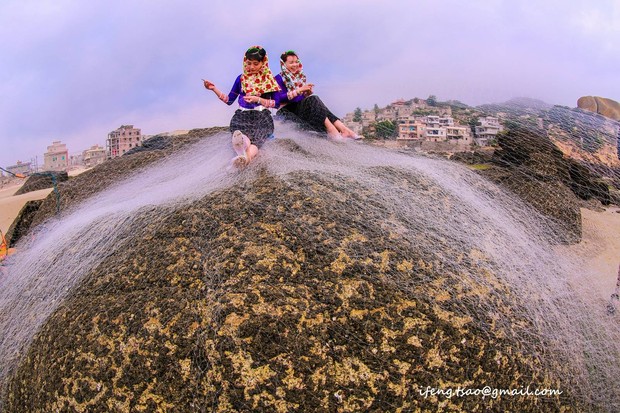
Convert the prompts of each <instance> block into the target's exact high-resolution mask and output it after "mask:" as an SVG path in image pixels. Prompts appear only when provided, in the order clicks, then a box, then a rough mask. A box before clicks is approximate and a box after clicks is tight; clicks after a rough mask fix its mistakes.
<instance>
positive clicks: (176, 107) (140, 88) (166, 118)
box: [0, 0, 620, 166]
mask: <svg viewBox="0 0 620 413" xmlns="http://www.w3.org/2000/svg"><path fill="white" fill-rule="evenodd" d="M212 3H216V5H213V4H212ZM619 39H620V2H619V1H618V0H597V1H593V2H588V1H571V0H565V1H547V0H541V1H538V2H516V1H500V0H470V1H466V2H464V1H462V0H454V1H431V0H418V1H410V0H400V1H389V0H386V1H382V2H378V1H376V0H356V1H346V0H343V1H324V0H313V1H295V2H292V1H280V0H270V1H261V2H259V1H245V0H241V1H228V2H211V1H174V2H173V1H166V0H161V1H147V0H142V1H141V0H123V1H116V0H108V1H102V0H101V1H100V0H91V1H85V2H76V1H73V0H71V1H69V0H54V1H36V0H33V1H24V0H3V1H2V2H1V3H0V59H1V60H0V166H8V165H13V164H15V163H16V162H17V161H18V160H22V161H28V160H30V159H31V158H34V157H35V156H38V158H39V163H40V164H42V161H43V153H44V152H45V151H46V148H47V146H48V145H50V144H51V142H52V141H53V140H61V141H62V142H64V143H66V144H67V146H68V149H69V152H70V154H72V153H78V152H81V151H82V150H84V149H87V148H89V147H90V146H92V145H94V144H100V145H105V138H106V136H107V134H108V132H110V131H112V130H114V129H116V128H118V127H119V126H120V125H122V124H133V125H135V126H136V127H139V128H141V129H142V132H143V133H144V134H156V133H160V132H165V131H173V130H175V129H191V128H199V127H208V126H219V125H227V124H228V121H229V119H230V117H231V116H232V113H233V112H234V108H235V107H234V106H232V107H228V106H226V105H223V104H222V103H221V102H219V101H218V100H217V99H216V98H215V97H214V96H213V95H212V94H211V93H210V92H207V91H205V89H204V88H203V87H202V81H201V80H200V79H201V78H205V79H209V80H211V81H213V82H215V84H216V85H217V86H218V87H219V88H220V89H222V90H224V91H226V92H227V91H228V90H229V89H230V87H231V86H232V83H233V81H234V79H235V77H236V76H237V75H238V74H239V73H240V71H241V60H242V55H243V52H244V51H245V49H247V48H248V47H250V46H252V45H254V44H260V45H262V46H264V47H265V48H266V49H267V51H268V52H269V55H270V59H271V67H272V69H273V70H274V71H277V70H279V65H278V64H277V61H278V56H279V54H280V53H281V52H282V51H284V50H288V49H294V50H296V51H297V52H298V53H299V56H300V58H301V60H302V62H303V63H304V68H305V69H304V70H305V72H306V74H307V75H308V78H309V79H310V80H311V81H312V82H313V83H316V84H317V86H316V88H315V90H316V92H317V94H319V95H320V96H321V97H322V98H323V100H324V101H325V102H326V103H327V104H328V106H329V107H330V108H331V109H332V111H333V112H335V113H336V114H337V115H340V116H342V115H344V114H345V113H347V112H351V111H353V109H355V108H356V107H358V106H359V107H361V108H363V109H370V108H371V107H372V106H373V105H374V104H375V103H377V104H379V106H384V105H386V104H388V103H390V102H391V101H393V100H395V99H398V98H401V97H402V98H406V99H408V98H413V97H420V98H426V97H427V96H429V95H430V94H433V95H436V96H437V97H438V98H439V99H440V100H447V99H458V100H461V101H462V102H464V103H467V104H469V105H479V104H483V103H493V102H502V101H505V100H508V99H510V98H512V97H518V96H525V97H531V98H536V99H541V100H544V101H546V102H547V103H551V104H560V105H566V106H570V107H574V106H576V102H577V99H578V98H579V97H580V96H584V95H598V96H604V97H608V98H611V99H614V100H620V40H619Z"/></svg>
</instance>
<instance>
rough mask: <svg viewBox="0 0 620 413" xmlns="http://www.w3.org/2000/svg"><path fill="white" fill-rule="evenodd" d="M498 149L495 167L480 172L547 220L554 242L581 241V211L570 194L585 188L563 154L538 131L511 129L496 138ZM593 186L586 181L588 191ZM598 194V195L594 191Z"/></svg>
mask: <svg viewBox="0 0 620 413" xmlns="http://www.w3.org/2000/svg"><path fill="white" fill-rule="evenodd" d="M497 142H498V145H499V149H497V150H496V151H495V153H494V155H493V159H492V161H493V163H494V164H495V166H494V167H492V168H488V169H485V170H481V171H480V173H481V174H482V175H484V176H486V177H488V178H489V179H491V180H492V181H494V182H496V183H498V184H500V185H501V186H503V187H504V188H507V189H509V190H510V191H511V192H513V193H516V194H517V195H519V197H520V198H521V199H523V200H524V201H525V202H527V203H528V204H529V205H531V206H532V207H534V208H535V209H536V210H537V211H538V212H539V213H540V214H542V215H543V216H545V217H547V218H548V219H549V225H550V226H551V227H552V228H553V231H552V232H553V234H554V235H553V237H552V238H554V239H556V240H558V241H560V242H562V243H567V244H572V243H577V242H579V241H580V240H581V212H580V210H579V205H580V204H579V202H578V200H577V198H576V196H575V194H574V192H573V191H572V189H573V188H574V189H575V190H581V189H582V188H584V182H586V180H587V177H586V175H585V174H583V175H582V176H583V177H584V181H576V180H574V178H577V179H579V177H577V176H572V175H571V170H570V168H569V165H577V163H576V162H572V163H571V162H568V161H567V160H566V159H564V157H563V154H562V152H561V151H560V150H559V149H558V148H557V147H556V146H555V145H554V144H553V142H551V140H550V139H549V138H548V137H546V136H545V135H544V133H543V131H541V130H532V129H528V128H519V127H513V128H512V129H510V130H508V131H507V132H506V133H504V134H500V135H498V138H497ZM595 186H596V185H594V184H592V183H591V182H590V181H587V185H585V187H587V188H589V191H582V192H580V194H582V195H583V196H586V192H587V193H588V194H590V195H591V194H592V193H593V192H596V190H595V189H594V187H595ZM597 194H598V192H597Z"/></svg>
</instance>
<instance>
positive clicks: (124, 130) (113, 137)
mask: <svg viewBox="0 0 620 413" xmlns="http://www.w3.org/2000/svg"><path fill="white" fill-rule="evenodd" d="M142 140H143V139H142V133H141V131H140V129H137V128H134V127H133V125H121V127H120V128H118V129H116V130H114V131H112V132H110V133H109V134H108V139H107V140H106V155H107V157H108V158H116V157H119V156H122V155H123V154H125V152H127V151H128V150H129V149H131V148H135V147H136V146H142Z"/></svg>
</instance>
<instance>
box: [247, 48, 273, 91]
mask: <svg viewBox="0 0 620 413" xmlns="http://www.w3.org/2000/svg"><path fill="white" fill-rule="evenodd" d="M253 49H256V51H257V53H258V52H259V51H265V49H263V48H262V47H260V46H252V47H250V48H249V49H248V52H250V51H252V50H253ZM247 61H248V58H247V56H245V55H244V56H243V74H242V75H241V90H243V92H245V94H246V95H250V96H260V95H262V94H263V93H268V92H276V91H278V90H280V86H278V82H276V79H275V78H274V77H273V73H271V69H269V59H268V58H267V52H265V58H264V59H263V69H262V70H261V71H260V73H257V74H254V75H250V74H248V71H247Z"/></svg>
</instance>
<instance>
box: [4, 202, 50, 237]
mask: <svg viewBox="0 0 620 413" xmlns="http://www.w3.org/2000/svg"><path fill="white" fill-rule="evenodd" d="M42 203H43V200H42V199H39V200H34V201H28V202H26V204H25V205H24V206H23V207H22V209H21V210H20V211H19V214H17V217H16V218H15V220H14V221H13V223H12V224H11V226H10V227H9V229H8V231H7V233H6V240H7V242H8V243H9V246H14V245H15V244H16V243H17V241H19V239H20V238H21V237H22V235H24V234H26V233H28V230H29V229H30V227H31V225H32V220H33V218H34V216H35V214H36V212H37V211H38V210H39V208H40V207H41V204H42Z"/></svg>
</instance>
